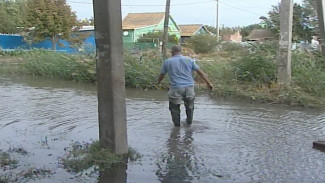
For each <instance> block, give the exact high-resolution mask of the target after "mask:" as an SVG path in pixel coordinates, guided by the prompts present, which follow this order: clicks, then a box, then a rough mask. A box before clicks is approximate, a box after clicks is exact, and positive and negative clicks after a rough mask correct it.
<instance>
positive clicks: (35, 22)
mask: <svg viewBox="0 0 325 183" xmlns="http://www.w3.org/2000/svg"><path fill="white" fill-rule="evenodd" d="M27 21H28V26H29V27H34V28H35V29H34V30H33V32H32V34H31V35H30V36H31V37H32V39H33V41H36V42H39V41H43V40H46V39H48V38H50V39H51V42H52V48H53V50H55V49H56V43H57V42H58V40H59V38H61V39H68V38H69V37H70V36H71V32H72V29H73V27H74V26H76V25H78V24H77V18H76V15H75V13H74V12H72V11H71V7H70V6H69V5H67V4H66V1H65V0H29V1H28V10H27Z"/></svg>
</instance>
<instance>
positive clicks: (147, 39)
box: [138, 32, 178, 44]
mask: <svg viewBox="0 0 325 183" xmlns="http://www.w3.org/2000/svg"><path fill="white" fill-rule="evenodd" d="M163 35H164V33H163V32H149V33H147V34H144V35H143V36H142V37H140V38H139V39H138V42H141V43H152V42H156V43H159V42H161V41H162V40H163ZM168 43H173V44H178V38H177V37H176V35H168Z"/></svg>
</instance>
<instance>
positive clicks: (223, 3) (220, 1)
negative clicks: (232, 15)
mask: <svg viewBox="0 0 325 183" xmlns="http://www.w3.org/2000/svg"><path fill="white" fill-rule="evenodd" d="M220 3H221V4H223V5H226V6H229V7H232V8H235V9H238V10H241V11H245V12H247V13H251V14H254V15H258V16H262V15H260V14H257V13H255V12H252V11H248V10H245V9H243V8H239V7H237V6H233V5H231V4H228V3H224V2H223V1H220Z"/></svg>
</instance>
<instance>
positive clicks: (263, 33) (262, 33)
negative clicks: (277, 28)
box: [245, 29, 278, 42]
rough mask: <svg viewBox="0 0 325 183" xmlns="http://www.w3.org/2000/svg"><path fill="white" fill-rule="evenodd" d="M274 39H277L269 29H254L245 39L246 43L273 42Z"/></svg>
mask: <svg viewBox="0 0 325 183" xmlns="http://www.w3.org/2000/svg"><path fill="white" fill-rule="evenodd" d="M274 39H278V37H277V35H276V34H274V33H273V32H272V31H271V30H270V29H254V30H252V32H251V33H250V34H249V35H248V36H247V37H245V40H246V41H258V42H263V41H267V40H274Z"/></svg>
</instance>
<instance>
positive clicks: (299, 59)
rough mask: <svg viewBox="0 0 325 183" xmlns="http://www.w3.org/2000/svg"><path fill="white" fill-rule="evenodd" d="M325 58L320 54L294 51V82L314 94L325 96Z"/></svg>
mask: <svg viewBox="0 0 325 183" xmlns="http://www.w3.org/2000/svg"><path fill="white" fill-rule="evenodd" d="M324 63H325V58H324V57H321V56H320V55H318V54H312V53H307V52H294V53H293V55H292V79H293V82H294V84H296V85H298V86H299V87H300V88H303V89H304V91H305V92H308V93H310V94H312V95H315V96H319V97H323V96H325V81H324V78H325V64H324Z"/></svg>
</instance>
